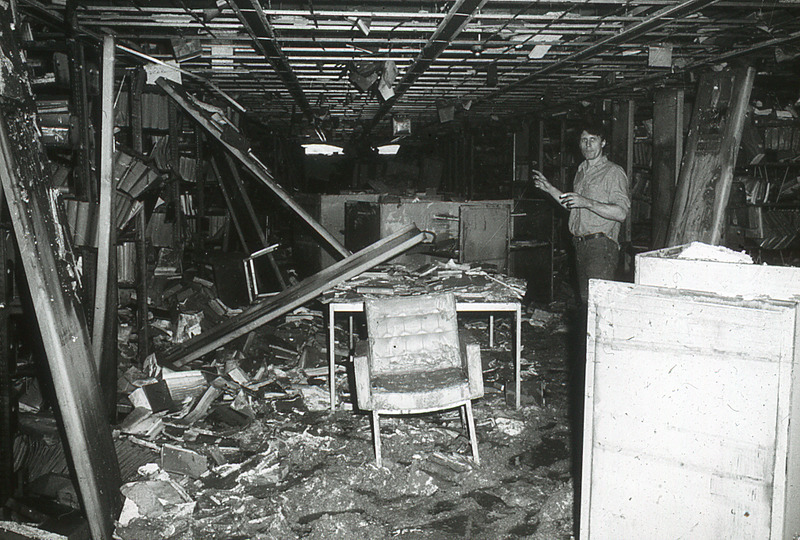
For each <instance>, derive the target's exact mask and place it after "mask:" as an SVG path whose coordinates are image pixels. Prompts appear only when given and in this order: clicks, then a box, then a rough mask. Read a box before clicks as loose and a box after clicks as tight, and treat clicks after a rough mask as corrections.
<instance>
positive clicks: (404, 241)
mask: <svg viewBox="0 0 800 540" xmlns="http://www.w3.org/2000/svg"><path fill="white" fill-rule="evenodd" d="M424 238H425V233H423V232H420V231H419V229H417V227H416V225H407V226H406V227H404V228H403V229H401V230H399V231H397V232H396V233H395V234H393V235H391V236H387V237H385V238H382V239H380V240H378V241H377V242H375V243H373V244H370V245H369V246H367V247H365V248H364V249H362V250H361V251H358V252H356V253H354V254H352V255H350V256H349V257H347V258H346V259H342V260H341V261H339V262H337V263H335V264H333V265H332V266H329V267H328V268H325V269H324V270H322V271H321V272H318V273H316V274H314V275H313V276H309V277H307V278H306V279H304V280H303V281H301V282H300V283H298V284H296V285H293V286H292V287H289V288H288V289H286V290H285V291H282V292H280V293H279V294H277V295H276V296H273V297H271V298H267V299H266V300H263V301H261V302H259V303H258V304H254V305H252V306H250V307H249V308H248V309H246V310H245V311H243V312H242V313H240V314H239V315H236V316H235V317H232V318H230V319H228V320H226V321H224V322H221V323H220V324H218V325H217V326H215V327H214V328H211V329H210V330H209V331H208V332H205V333H203V334H200V335H199V336H195V337H193V338H192V339H190V340H188V341H185V342H184V343H182V344H180V345H179V346H177V347H176V348H174V349H171V350H168V351H167V352H166V354H165V355H164V356H163V357H162V358H159V362H160V364H161V365H163V366H171V367H175V368H177V367H181V366H183V365H185V364H187V363H189V362H191V361H192V360H194V359H196V358H200V357H201V356H203V355H205V354H208V353H210V352H212V351H214V350H215V349H217V348H219V347H222V346H223V345H225V344H227V343H230V342H231V341H233V340H234V339H236V338H238V337H239V336H243V335H244V334H247V333H248V332H251V331H253V330H255V329H256V328H259V327H260V326H263V325H265V324H267V323H268V322H269V321H272V320H274V319H276V318H278V317H280V316H281V315H285V314H286V313H289V312H290V311H292V310H293V309H295V308H297V307H299V306H302V305H303V304H305V303H306V302H308V301H309V300H312V299H314V298H316V297H317V296H319V295H320V294H322V293H323V292H325V291H327V290H329V289H331V288H333V287H335V286H336V285H338V284H339V283H342V282H344V281H346V280H348V279H350V278H353V277H355V276H357V275H359V274H361V273H362V272H365V271H367V270H369V269H370V268H374V267H375V266H377V265H379V264H381V263H383V262H386V261H388V260H390V259H392V258H393V257H395V256H396V255H399V254H401V253H403V252H404V251H407V250H408V249H410V248H412V247H414V246H415V245H417V244H419V243H420V242H422V240H423V239H424Z"/></svg>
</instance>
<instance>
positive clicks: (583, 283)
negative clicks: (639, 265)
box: [573, 236, 619, 304]
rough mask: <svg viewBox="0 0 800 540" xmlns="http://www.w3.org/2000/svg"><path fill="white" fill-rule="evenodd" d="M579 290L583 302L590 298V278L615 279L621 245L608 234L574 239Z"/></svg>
mask: <svg viewBox="0 0 800 540" xmlns="http://www.w3.org/2000/svg"><path fill="white" fill-rule="evenodd" d="M573 242H574V244H575V264H576V270H577V274H578V292H579V294H580V297H581V298H580V300H581V303H582V304H586V302H587V300H588V298H589V279H592V278H594V279H606V280H613V279H614V278H615V277H616V273H617V265H618V263H619V245H618V244H617V243H616V242H614V241H613V240H612V239H610V238H609V237H607V236H596V237H594V238H590V239H588V240H580V239H577V238H574V239H573Z"/></svg>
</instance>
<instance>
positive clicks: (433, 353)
mask: <svg viewBox="0 0 800 540" xmlns="http://www.w3.org/2000/svg"><path fill="white" fill-rule="evenodd" d="M365 311H366V316H367V335H368V340H369V341H368V346H369V357H370V362H371V367H372V373H373V375H380V374H387V373H411V372H418V371H432V370H436V369H443V368H449V367H460V366H461V365H462V362H461V352H460V349H459V342H458V320H457V318H456V300H455V297H454V296H453V294H451V293H445V294H432V295H425V296H401V297H396V298H381V299H368V300H366V301H365Z"/></svg>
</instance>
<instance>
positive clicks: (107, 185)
mask: <svg viewBox="0 0 800 540" xmlns="http://www.w3.org/2000/svg"><path fill="white" fill-rule="evenodd" d="M102 106H103V107H102V109H103V110H102V123H101V132H100V145H101V148H100V210H99V213H98V217H97V275H96V279H97V280H96V282H95V294H94V316H93V318H92V321H93V329H92V350H93V351H94V359H95V362H97V371H98V373H100V372H102V367H103V366H102V364H103V361H102V358H103V333H104V331H105V324H106V300H107V297H108V281H109V268H110V257H111V249H112V245H111V229H112V227H113V225H112V223H111V216H112V215H113V212H112V208H111V204H112V198H113V196H112V195H113V191H114V186H113V185H112V182H113V170H112V168H113V165H114V38H113V37H111V36H105V37H104V38H103V92H102Z"/></svg>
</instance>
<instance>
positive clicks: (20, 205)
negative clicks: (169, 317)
mask: <svg viewBox="0 0 800 540" xmlns="http://www.w3.org/2000/svg"><path fill="white" fill-rule="evenodd" d="M0 56H2V57H3V58H5V59H7V60H8V62H7V63H8V66H6V67H7V69H3V70H2V71H0V93H2V98H3V99H2V100H0V102H2V103H3V106H2V107H0V180H1V181H2V186H3V190H4V193H5V198H6V200H7V201H8V207H9V212H10V215H11V220H12V222H13V224H14V233H15V235H16V238H17V242H18V245H19V252H20V258H21V259H22V262H23V267H24V270H25V275H26V277H27V281H28V288H29V290H30V293H31V298H32V302H33V306H34V312H35V314H36V321H37V324H38V327H39V332H40V334H41V337H42V342H43V344H44V350H45V354H46V356H47V362H48V365H49V367H50V372H51V375H52V379H53V385H54V387H55V394H56V400H57V401H58V407H59V410H60V412H61V418H62V422H63V426H64V432H65V434H66V439H67V442H68V446H69V451H70V454H71V456H72V462H73V466H74V470H75V473H76V476H77V480H78V487H79V489H80V494H81V499H82V501H83V505H84V508H85V511H86V518H87V520H88V522H89V527H90V530H91V532H92V536H93V538H94V539H95V540H104V539H110V538H111V536H112V534H113V530H114V519H115V518H116V517H117V513H118V511H119V508H120V498H119V486H120V483H121V480H120V473H119V465H118V462H117V455H116V452H115V450H114V444H113V441H112V438H111V428H110V426H109V423H108V419H107V418H106V416H105V414H106V412H105V407H104V405H103V402H102V399H101V396H102V391H101V387H100V383H99V378H98V373H97V368H96V365H95V361H94V358H93V355H92V347H91V341H90V339H89V331H88V328H87V325H86V320H85V318H84V314H83V308H82V307H81V305H80V300H79V298H78V283H77V279H76V277H75V276H76V273H75V272H76V269H75V266H74V258H73V257H72V251H71V249H70V248H69V246H70V243H69V242H68V241H67V237H66V235H67V232H66V227H65V225H64V224H63V223H62V222H61V221H60V219H59V215H58V214H59V212H58V211H57V208H58V206H59V201H58V200H57V198H56V196H55V195H54V193H53V191H51V190H49V189H48V186H47V184H48V182H47V175H46V174H45V162H46V157H45V156H44V154H43V152H42V147H41V145H40V144H39V137H38V135H37V129H38V128H37V121H36V118H35V107H34V106H33V96H32V95H31V94H30V87H29V86H28V85H27V84H26V82H27V81H26V80H25V77H24V75H22V74H23V73H24V64H23V62H22V59H21V57H20V55H19V52H18V49H17V47H16V44H15V43H14V42H13V37H12V34H11V31H10V29H9V27H8V21H6V20H1V21H0Z"/></svg>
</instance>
